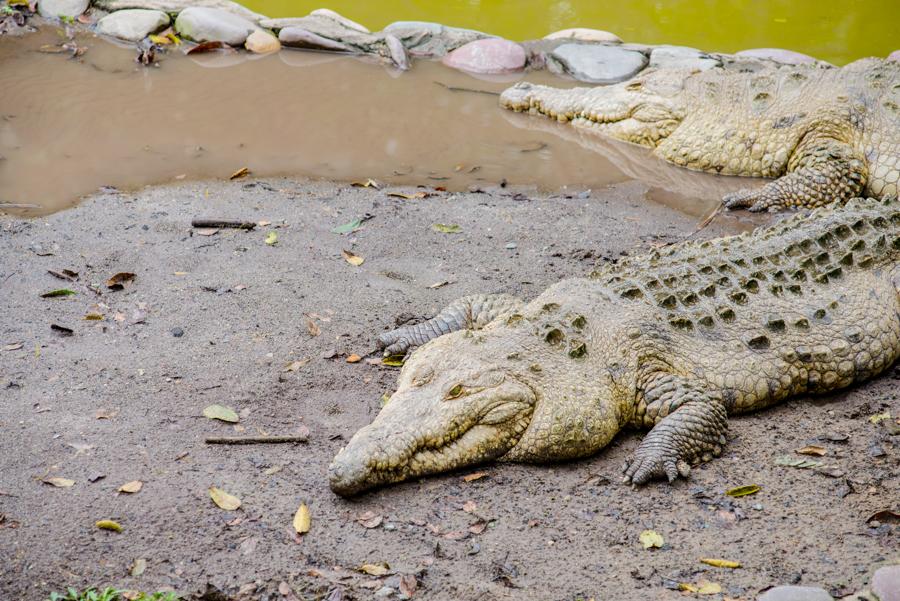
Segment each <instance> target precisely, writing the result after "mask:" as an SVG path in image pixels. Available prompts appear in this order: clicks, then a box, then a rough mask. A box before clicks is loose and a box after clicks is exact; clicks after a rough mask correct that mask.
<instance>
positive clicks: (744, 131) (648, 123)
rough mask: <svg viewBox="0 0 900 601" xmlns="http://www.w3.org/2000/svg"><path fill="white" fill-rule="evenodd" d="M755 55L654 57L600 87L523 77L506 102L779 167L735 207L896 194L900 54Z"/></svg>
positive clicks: (659, 142) (707, 165)
mask: <svg viewBox="0 0 900 601" xmlns="http://www.w3.org/2000/svg"><path fill="white" fill-rule="evenodd" d="M752 66H753V67H755V70H753V69H751V68H750V66H749V65H748V64H747V63H745V62H742V61H740V60H734V59H732V60H731V61H725V62H723V63H722V65H721V66H718V67H713V68H711V69H708V70H705V71H699V72H698V71H692V70H688V69H679V68H651V69H646V70H644V71H642V72H641V73H640V74H638V75H637V76H635V77H634V78H632V79H630V80H627V81H624V82H622V83H619V84H615V85H611V86H602V87H594V88H585V87H576V88H570V89H560V88H554V87H550V86H542V85H535V84H531V83H528V82H520V83H518V84H516V85H514V86H512V87H510V88H508V89H506V90H505V91H504V92H503V93H502V94H501V96H500V105H501V106H502V107H504V108H507V109H511V110H513V111H518V112H528V113H533V114H539V115H545V116H548V117H551V118H554V119H557V120H558V121H561V122H564V123H566V122H568V123H571V124H572V125H574V126H576V127H580V128H585V129H587V130H588V131H590V132H595V133H597V134H600V135H604V136H609V137H612V138H615V139H618V140H623V141H626V142H631V143H635V144H639V145H642V146H645V147H649V148H651V149H653V153H654V154H655V155H656V156H658V157H660V158H662V159H665V160H667V161H669V162H671V163H674V164H676V165H679V166H681V167H686V168H688V169H693V170H696V171H705V172H711V173H719V174H723V175H736V176H751V177H763V178H777V179H775V180H774V181H771V182H767V183H766V184H765V185H763V186H762V187H759V188H756V189H744V190H739V191H737V192H734V193H729V194H726V195H725V196H724V198H723V201H724V205H725V206H726V207H727V208H731V209H736V208H749V209H750V210H751V211H763V210H770V211H777V210H782V209H785V208H798V207H807V208H814V207H818V206H821V205H823V204H824V203H827V202H833V201H838V202H843V201H847V200H849V199H851V198H853V197H855V196H861V195H865V196H872V197H876V198H884V197H887V196H892V195H896V194H897V192H898V187H900V182H898V180H900V62H898V61H886V60H882V59H877V58H868V59H862V60H859V61H856V62H854V63H851V64H849V65H846V66H844V67H842V68H834V67H831V66H828V65H823V64H805V65H793V66H786V65H778V64H777V63H771V65H766V64H765V63H752Z"/></svg>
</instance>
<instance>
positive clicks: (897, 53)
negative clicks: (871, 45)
mask: <svg viewBox="0 0 900 601" xmlns="http://www.w3.org/2000/svg"><path fill="white" fill-rule="evenodd" d="M887 59H888V60H889V61H900V50H894V51H893V52H891V53H890V54H888V57H887Z"/></svg>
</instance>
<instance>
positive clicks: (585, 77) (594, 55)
mask: <svg viewBox="0 0 900 601" xmlns="http://www.w3.org/2000/svg"><path fill="white" fill-rule="evenodd" d="M547 59H548V60H547V63H548V65H549V67H550V70H551V71H554V72H556V73H565V74H567V75H571V76H572V77H574V78H575V79H577V80H578V81H584V82H587V83H601V84H611V83H618V82H620V81H625V80H626V79H629V78H631V77H634V75H636V74H637V73H638V72H640V71H641V70H642V69H643V68H644V67H645V66H647V57H646V56H644V55H643V54H642V53H640V52H635V51H634V50H625V49H622V48H616V47H611V46H599V45H592V44H563V45H562V46H559V47H557V48H556V49H555V50H553V52H551V53H550V54H549V55H548V56H547Z"/></svg>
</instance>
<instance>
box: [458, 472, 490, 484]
mask: <svg viewBox="0 0 900 601" xmlns="http://www.w3.org/2000/svg"><path fill="white" fill-rule="evenodd" d="M487 475H488V473H487V472H475V473H474V474H468V475H466V476H463V482H474V481H475V480H481V479H482V478H485V477H487Z"/></svg>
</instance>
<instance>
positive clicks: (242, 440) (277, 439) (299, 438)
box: [206, 436, 309, 444]
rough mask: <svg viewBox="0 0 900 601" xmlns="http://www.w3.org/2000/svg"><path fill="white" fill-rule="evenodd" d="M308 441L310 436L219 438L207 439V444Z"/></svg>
mask: <svg viewBox="0 0 900 601" xmlns="http://www.w3.org/2000/svg"><path fill="white" fill-rule="evenodd" d="M307 440H309V437H308V436H217V437H213V438H207V439H206V444H281V443H297V442H306V441H307Z"/></svg>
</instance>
